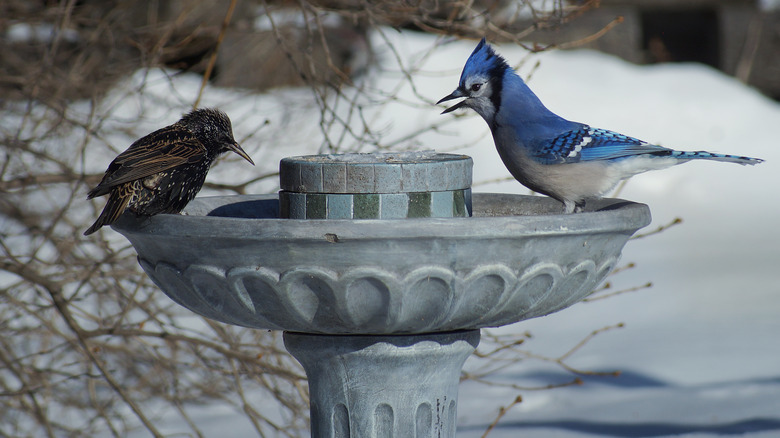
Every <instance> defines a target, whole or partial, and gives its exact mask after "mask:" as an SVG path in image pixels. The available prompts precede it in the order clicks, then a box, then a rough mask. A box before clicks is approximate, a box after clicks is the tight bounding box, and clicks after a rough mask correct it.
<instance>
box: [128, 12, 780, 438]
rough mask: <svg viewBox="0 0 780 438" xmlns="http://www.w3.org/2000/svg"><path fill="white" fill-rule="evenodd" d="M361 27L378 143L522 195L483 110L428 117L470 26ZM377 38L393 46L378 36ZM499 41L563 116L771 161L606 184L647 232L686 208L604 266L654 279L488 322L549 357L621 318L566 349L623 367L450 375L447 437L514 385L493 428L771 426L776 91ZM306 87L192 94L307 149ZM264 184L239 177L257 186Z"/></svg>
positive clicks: (512, 431)
mask: <svg viewBox="0 0 780 438" xmlns="http://www.w3.org/2000/svg"><path fill="white" fill-rule="evenodd" d="M766 3H767V4H769V2H766ZM373 41H374V44H376V45H377V51H378V54H379V57H380V59H382V60H383V67H382V68H381V69H380V70H379V71H376V72H373V73H372V75H374V77H373V78H372V79H371V80H370V81H369V82H368V83H367V86H368V87H373V88H374V89H378V90H383V91H386V92H387V93H388V94H390V93H392V94H390V95H394V96H396V99H395V100H394V101H393V102H392V103H390V104H388V105H383V106H377V107H372V106H371V105H368V104H366V105H365V106H364V107H363V108H362V110H363V113H362V114H361V116H360V117H362V118H363V120H365V121H367V123H369V124H370V125H371V126H373V127H374V128H375V129H376V131H377V132H379V131H381V133H382V134H383V135H384V137H383V139H382V141H383V144H385V145H395V146H402V147H406V148H413V149H435V150H437V151H438V152H454V153H465V154H468V155H470V156H472V157H473V158H474V181H475V187H474V190H475V191H488V192H509V193H527V189H525V188H523V187H522V186H520V185H519V184H518V183H516V182H515V181H514V180H511V179H509V174H508V172H506V170H505V168H504V167H503V165H502V163H501V162H500V160H499V158H498V155H497V153H496V152H495V149H494V147H493V144H492V139H491V138H490V136H489V133H488V129H487V126H486V125H485V123H484V122H483V121H482V120H481V119H480V118H478V117H477V116H476V115H470V116H467V115H465V112H463V111H459V112H456V113H451V114H446V115H439V113H440V112H441V110H442V109H443V107H435V106H434V105H433V103H434V102H436V101H437V100H438V99H439V98H441V97H442V96H445V95H447V94H449V93H450V92H451V91H452V90H453V89H454V88H455V87H456V85H457V81H458V77H459V75H460V68H461V67H462V65H463V63H464V62H465V60H466V58H467V57H468V55H469V54H470V53H471V51H472V50H473V47H474V45H475V44H476V42H475V41H462V42H451V43H446V44H443V43H442V41H441V40H438V39H436V38H435V37H432V36H425V35H421V34H416V33H411V32H402V33H396V32H395V31H392V30H383V31H381V32H380V33H378V34H375V35H373ZM386 42H392V43H393V44H394V45H396V48H397V51H396V52H394V53H393V52H390V51H389V50H387V49H386V48H385V46H384V45H385V44H386ZM434 47H437V49H436V50H435V51H434V50H431V49H433V48H434ZM497 50H498V51H499V53H501V54H502V55H504V56H505V57H506V58H507V59H508V60H509V62H510V63H511V64H513V65H520V64H518V63H520V62H521V61H523V62H522V65H520V70H519V71H520V73H521V75H522V76H524V77H526V76H527V75H528V74H530V73H531V72H532V73H533V75H532V77H531V79H530V81H529V86H530V87H531V88H532V89H533V90H534V91H535V92H536V93H537V94H538V95H539V97H540V98H541V99H542V101H543V102H545V104H546V105H547V106H548V108H550V109H551V110H553V111H555V112H557V113H559V114H560V115H562V116H564V117H567V118H570V119H573V120H577V121H581V122H585V123H588V124H590V125H592V126H594V127H600V128H607V129H611V130H614V131H617V132H620V133H623V134H626V135H630V136H634V137H637V138H640V139H643V140H646V141H650V142H654V143H658V144H661V145H664V146H667V147H673V148H677V149H687V150H708V151H712V152H722V153H732V154H738V155H748V156H755V157H760V158H764V159H766V160H767V161H766V162H765V163H763V164H760V165H758V166H755V167H742V166H737V165H733V164H724V163H716V162H692V163H688V164H684V165H681V166H676V167H674V168H671V169H667V170H662V171H658V172H653V173H648V174H643V175H640V176H637V177H634V178H633V179H632V180H631V182H630V183H629V184H627V185H626V186H625V188H624V189H623V190H622V192H621V193H620V196H621V197H623V198H626V199H631V200H635V201H638V202H643V203H646V204H648V205H649V206H650V208H651V211H652V213H653V217H654V221H653V224H652V225H650V226H649V227H648V228H647V229H646V231H649V230H652V229H654V228H656V227H658V226H660V225H663V224H666V223H669V222H670V221H672V220H673V219H674V218H675V217H678V216H679V217H682V218H683V221H684V222H683V224H682V225H679V226H675V227H672V228H670V229H668V230H667V231H665V232H663V233H661V234H659V235H655V236H652V237H649V238H645V239H640V240H634V241H631V242H629V243H628V245H627V246H626V248H625V251H624V255H623V261H625V262H634V263H635V264H636V267H635V268H633V269H629V270H626V271H624V272H622V273H620V274H618V275H616V276H615V277H614V278H611V279H610V281H611V282H612V283H613V289H615V290H618V289H621V288H627V287H633V286H637V285H640V284H644V283H646V282H648V281H652V282H653V287H652V288H650V289H646V290H641V291H637V292H631V293H625V294H622V295H618V296H615V297H612V298H609V299H604V300H598V301H593V302H589V303H580V304H577V305H574V306H573V307H571V308H569V309H565V310H563V311H561V312H559V313H556V314H554V315H550V316H547V317H543V318H537V319H534V320H530V321H525V322H522V323H518V324H515V325H512V326H508V327H503V328H500V329H495V330H493V332H495V333H501V334H511V333H517V334H518V335H519V334H520V333H523V332H525V331H530V332H531V333H533V335H534V336H533V339H531V340H529V342H528V343H527V344H528V347H527V349H528V350H529V351H533V352H534V353H536V354H539V355H546V356H549V357H558V356H560V355H562V354H564V353H566V351H568V350H569V349H570V348H572V347H573V346H574V345H576V344H577V343H578V342H579V341H580V340H581V339H582V338H583V337H584V336H585V335H587V334H588V333H590V332H591V331H593V330H596V329H599V328H601V327H604V326H607V325H613V324H617V323H621V322H622V323H624V324H625V327H623V328H621V329H615V330H610V331H607V332H606V333H602V334H600V335H598V336H596V337H595V338H594V339H593V340H591V342H589V343H588V344H587V345H586V346H585V347H583V348H582V349H581V350H579V351H577V352H576V353H574V354H573V355H572V357H571V358H570V360H569V362H568V363H569V364H570V365H572V366H575V367H577V368H578V369H583V370H594V371H613V370H620V371H621V375H620V376H619V377H604V376H587V375H585V376H581V378H582V380H583V384H582V385H574V386H565V387H562V388H556V389H550V390H541V391H539V390H524V391H520V390H517V389H511V388H506V387H500V386H485V385H483V384H478V383H475V382H473V381H466V382H464V383H463V384H462V385H461V391H460V402H459V423H460V426H459V433H458V436H459V437H464V438H470V437H480V436H482V434H483V433H484V430H485V428H486V427H487V426H488V425H489V424H490V423H491V422H492V420H493V419H494V418H495V416H496V414H497V412H498V410H499V408H500V407H501V406H506V405H508V404H510V403H511V402H512V400H514V399H515V397H517V395H522V397H523V401H522V402H521V403H519V404H518V405H516V406H514V407H512V408H511V409H510V410H509V411H508V413H507V414H506V415H505V416H504V417H503V419H502V421H501V422H500V423H499V426H498V427H497V428H496V429H495V430H493V431H492V432H491V433H490V434H489V435H488V436H489V437H491V438H503V437H517V436H533V437H535V438H536V437H541V438H574V437H594V436H615V437H671V436H675V437H677V436H683V437H717V436H723V435H735V436H747V437H751V438H759V437H761V438H763V437H770V436H780V318H779V317H778V314H780V281H778V273H777V271H775V269H777V266H778V263H780V247H779V246H780V245H778V242H780V227H778V225H777V224H779V223H780V206H779V205H778V202H777V195H776V194H773V192H772V190H773V189H772V187H774V186H775V184H777V183H778V176H777V175H780V149H779V148H778V147H777V140H776V138H777V137H776V130H777V127H778V125H780V105H778V103H776V102H773V101H771V100H769V99H767V98H765V97H764V96H762V95H761V94H759V93H758V92H757V91H755V90H753V89H751V88H749V87H747V86H745V85H743V84H741V83H739V82H738V81H737V80H735V79H733V78H730V77H727V76H725V75H723V74H721V73H719V72H718V71H716V70H713V69H711V68H708V67H705V66H701V65H695V64H674V65H657V66H636V65H631V64H628V63H625V62H623V61H621V60H619V59H616V58H613V57H610V56H607V55H604V54H600V53H595V52H589V51H570V52H561V51H557V52H550V53H542V54H538V55H528V54H527V53H526V52H524V51H523V50H522V49H521V48H519V47H515V46H511V45H508V44H505V45H501V46H497ZM400 54H403V57H401V56H400ZM396 57H398V59H399V60H400V61H401V62H403V63H404V65H405V67H407V68H408V69H412V70H415V74H414V75H413V76H412V77H413V79H414V83H413V84H414V86H413V87H411V86H409V85H408V84H406V85H404V84H405V83H404V75H403V74H402V73H401V72H400V71H399V69H398V67H397V65H396V64H394V63H395V62H396ZM537 62H538V63H539V65H538V67H536V63H537ZM139 74H140V73H139ZM152 75H153V76H154V75H158V76H159V77H158V76H155V77H154V78H152V82H154V81H157V83H158V84H159V89H158V90H154V89H152V90H149V89H147V92H148V93H155V95H157V96H160V98H165V99H180V100H181V102H192V101H193V100H194V99H193V97H194V95H193V93H194V90H197V86H198V85H199V83H198V81H197V80H196V79H194V77H192V76H188V75H182V76H180V77H177V78H176V79H175V80H174V79H171V78H169V77H168V76H166V75H164V74H163V73H154V72H153V73H152ZM135 79H136V80H140V79H139V78H135ZM145 80H146V81H150V79H149V78H148V77H145ZM187 81H190V82H191V83H190V84H188V85H187V84H185V82H187ZM170 87H173V88H175V89H176V92H175V93H171V92H170ZM308 98H310V94H309V95H307V94H306V93H303V92H301V91H300V90H281V91H275V92H273V93H271V94H269V95H263V96H258V95H254V94H251V93H246V92H240V91H236V90H217V89H213V88H211V89H209V90H208V92H207V94H206V96H204V99H205V103H206V104H207V105H219V106H221V107H222V108H223V109H224V110H226V111H227V112H228V113H229V114H230V115H231V118H233V121H234V129H235V131H236V136H237V138H239V142H241V143H242V144H249V145H250V146H249V147H247V146H246V145H245V146H244V147H245V148H246V149H247V151H248V152H249V153H250V155H251V156H252V157H253V158H254V159H255V161H256V162H262V161H265V162H278V159H279V158H281V157H283V156H293V155H302V154H307V153H317V152H318V151H319V148H321V147H322V141H321V138H322V133H321V132H320V131H319V130H318V126H317V123H316V122H312V121H311V120H312V119H315V120H317V117H318V116H319V113H318V111H312V110H306V109H305V104H304V102H305V101H306V99H308ZM291 102H293V103H292V105H293V106H292V107H290V105H291ZM133 105H137V104H136V103H133V102H131V101H129V100H128V99H124V100H122V101H121V102H120V101H119V100H117V103H116V104H115V109H116V111H117V113H121V111H127V110H132V108H133ZM118 107H123V108H118ZM135 111H138V109H135ZM461 113H462V114H463V115H462V114H461ZM160 117H162V116H161V115H160V114H156V115H150V117H149V123H150V124H157V125H161V123H159V119H160ZM291 117H294V118H295V119H294V120H293V121H291V119H290V118H291ZM175 118H176V117H173V120H175ZM173 120H171V121H173ZM264 120H268V121H269V123H270V124H271V125H272V126H275V127H278V126H284V124H285V123H286V124H287V126H292V127H294V129H289V130H287V131H284V132H285V135H280V134H278V132H279V131H278V130H271V129H265V128H263V123H264V122H262V121H264ZM166 122H167V120H166ZM430 124H436V126H437V129H436V131H435V132H429V133H425V134H423V135H421V136H418V137H415V138H414V139H413V140H407V139H408V138H409V136H410V134H411V133H414V132H417V131H419V130H422V129H424V128H425V127H426V126H428V125H430ZM273 132H275V133H276V134H273ZM241 138H245V139H248V141H247V142H242V141H241ZM356 141H357V140H356ZM261 142H271V143H267V144H274V145H275V146H276V147H274V148H264V149H262V151H263V152H262V153H263V154H265V156H263V157H262V158H261V157H258V156H256V155H255V152H256V151H257V150H256V149H252V146H251V144H257V143H261ZM358 149H359V146H355V150H356V151H357V150H358ZM229 168H230V169H229ZM220 169H222V170H221V171H220ZM232 171H235V167H234V166H220V165H217V166H215V167H214V169H213V170H212V175H213V176H214V177H212V175H210V179H219V178H220V177H224V176H225V175H228V172H232ZM273 183H274V182H273V181H272V182H267V183H264V185H260V186H253V188H254V189H256V190H260V189H262V190H268V191H270V190H273V189H274V184H273ZM202 195H208V192H207V191H204V192H203V194H202ZM478 366H479V362H478V360H477V359H476V358H472V359H469V361H467V364H466V368H467V369H473V368H475V367H478ZM572 377H573V376H572V375H571V374H569V373H566V372H564V371H563V370H562V369H561V368H560V367H558V366H556V365H555V364H553V363H550V362H549V361H543V360H535V359H527V360H523V361H521V362H519V363H517V364H514V365H512V366H510V367H508V368H506V369H504V370H502V371H501V372H500V373H498V374H496V375H495V376H494V377H493V378H494V379H495V380H498V381H510V382H512V383H516V384H518V385H520V386H523V387H540V386H546V385H549V384H554V383H563V382H566V381H569V380H571V379H572ZM258 403H260V405H261V406H267V405H268V404H269V402H268V401H264V402H261V401H258ZM197 410H198V411H197V412H200V410H202V412H201V413H202V414H203V415H198V414H197V412H196V414H195V415H193V418H195V419H196V420H195V421H196V423H197V424H198V427H199V428H200V429H201V431H202V432H203V433H204V434H205V435H206V436H218V435H219V434H220V433H224V430H227V429H226V428H230V429H229V430H231V434H232V435H236V436H238V435H241V434H242V433H243V434H244V435H246V436H251V435H252V431H251V425H250V424H249V423H248V422H247V420H246V419H245V418H244V417H243V416H242V415H241V413H240V412H235V411H234V410H231V409H222V408H221V407H220V408H219V409H217V407H203V408H200V407H199V408H197ZM173 418H174V417H172V419H171V420H170V421H168V420H166V418H165V417H163V419H162V420H161V421H160V426H161V429H162V430H163V431H164V432H171V433H172V432H175V431H182V430H188V428H187V426H186V424H183V423H177V421H181V420H178V419H173ZM133 436H144V435H143V434H139V435H133Z"/></svg>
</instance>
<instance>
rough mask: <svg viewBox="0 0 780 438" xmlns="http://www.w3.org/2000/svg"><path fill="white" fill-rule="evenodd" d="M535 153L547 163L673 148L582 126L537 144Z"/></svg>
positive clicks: (607, 158)
mask: <svg viewBox="0 0 780 438" xmlns="http://www.w3.org/2000/svg"><path fill="white" fill-rule="evenodd" d="M535 146H536V150H537V153H535V154H533V155H534V158H536V160H537V161H539V162H540V163H543V164H557V163H577V162H580V161H597V160H615V159H619V158H625V157H630V156H633V155H639V154H666V153H669V152H671V150H670V149H667V148H664V147H662V146H657V145H653V144H649V143H647V142H644V141H642V140H639V139H637V138H634V137H629V136H627V135H623V134H618V133H617V132H613V131H608V130H606V129H600V128H592V127H590V126H588V125H581V126H580V127H579V128H578V129H574V130H571V131H566V132H564V133H562V134H560V135H558V136H557V137H555V138H553V139H551V140H546V141H544V142H543V143H541V144H537V145H535Z"/></svg>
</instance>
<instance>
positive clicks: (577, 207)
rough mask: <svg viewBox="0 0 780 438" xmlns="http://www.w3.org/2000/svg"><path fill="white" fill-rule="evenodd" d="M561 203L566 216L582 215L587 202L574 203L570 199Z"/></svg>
mask: <svg viewBox="0 0 780 438" xmlns="http://www.w3.org/2000/svg"><path fill="white" fill-rule="evenodd" d="M561 202H563V213H564V214H571V213H581V212H582V209H583V208H585V201H580V202H574V201H572V200H570V199H564V200H562V201H561Z"/></svg>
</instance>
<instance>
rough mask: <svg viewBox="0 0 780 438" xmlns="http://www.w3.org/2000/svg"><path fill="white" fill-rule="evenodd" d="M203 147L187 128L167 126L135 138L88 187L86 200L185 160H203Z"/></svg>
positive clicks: (204, 153)
mask: <svg viewBox="0 0 780 438" xmlns="http://www.w3.org/2000/svg"><path fill="white" fill-rule="evenodd" d="M205 157H206V148H205V147H204V146H203V144H202V143H201V142H200V141H198V140H197V139H196V138H195V136H194V135H193V134H192V133H190V132H189V131H188V130H186V129H184V128H182V127H181V126H179V125H175V124H174V125H171V126H168V127H165V128H162V129H160V130H157V131H155V132H153V133H151V134H149V135H147V136H145V137H142V138H140V139H138V140H137V141H136V142H135V143H133V144H132V145H131V146H130V147H129V148H128V149H127V150H126V151H124V152H122V153H121V154H119V156H118V157H116V158H115V159H114V161H112V162H111V164H110V165H109V166H108V170H106V174H105V175H104V176H103V180H102V181H100V184H98V185H97V187H95V188H94V189H92V190H90V192H89V195H88V197H87V198H88V199H91V198H94V197H95V196H102V195H105V194H107V193H108V192H110V191H111V189H112V188H113V187H116V186H117V185H119V184H124V183H127V182H130V181H135V180H137V179H141V178H145V177H147V176H151V175H154V174H156V173H158V172H161V171H163V170H167V169H171V168H173V167H176V166H180V165H182V164H185V163H195V162H198V161H200V160H203V159H205Z"/></svg>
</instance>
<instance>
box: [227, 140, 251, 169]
mask: <svg viewBox="0 0 780 438" xmlns="http://www.w3.org/2000/svg"><path fill="white" fill-rule="evenodd" d="M228 149H229V150H231V151H233V152H235V153H237V154H238V155H240V156H241V158H243V159H245V160H247V161H249V162H250V163H251V164H252V165H253V166H254V165H255V162H254V161H252V159H251V158H249V154H247V153H246V152H244V150H243V149H241V146H240V145H239V144H238V143H236V142H233V143H232V144H228Z"/></svg>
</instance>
